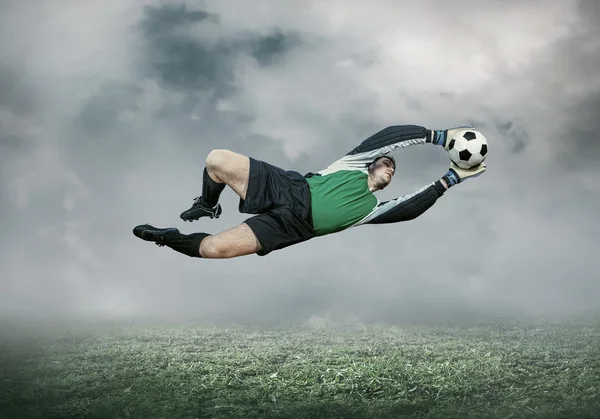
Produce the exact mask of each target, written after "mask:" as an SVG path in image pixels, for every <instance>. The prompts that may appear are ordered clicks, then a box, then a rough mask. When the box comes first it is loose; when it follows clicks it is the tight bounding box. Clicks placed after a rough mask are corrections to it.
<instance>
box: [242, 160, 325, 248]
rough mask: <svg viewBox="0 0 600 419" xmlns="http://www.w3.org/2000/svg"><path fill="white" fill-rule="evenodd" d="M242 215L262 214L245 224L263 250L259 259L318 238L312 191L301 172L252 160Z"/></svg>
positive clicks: (246, 221)
mask: <svg viewBox="0 0 600 419" xmlns="http://www.w3.org/2000/svg"><path fill="white" fill-rule="evenodd" d="M239 211H240V212H241V213H246V214H258V215H256V216H254V217H251V218H248V219H247V220H245V221H244V222H245V223H246V224H247V225H248V226H249V227H250V229H251V230H252V231H253V232H254V234H255V235H256V237H257V238H258V241H259V243H260V244H261V246H262V250H260V251H259V252H257V254H258V255H259V256H265V255H267V254H269V253H271V252H272V251H273V250H278V249H283V248H284V247H287V246H291V245H292V244H297V243H300V242H303V241H305V240H308V239H310V238H312V237H314V232H313V224H312V212H311V198H310V188H309V186H308V182H307V181H306V178H305V177H304V176H303V175H301V174H300V173H298V172H295V171H286V170H283V169H281V168H279V167H277V166H273V165H271V164H269V163H266V162H263V161H260V160H255V159H253V158H252V157H250V178H249V180H248V189H247V191H246V199H245V200H243V199H240V204H239Z"/></svg>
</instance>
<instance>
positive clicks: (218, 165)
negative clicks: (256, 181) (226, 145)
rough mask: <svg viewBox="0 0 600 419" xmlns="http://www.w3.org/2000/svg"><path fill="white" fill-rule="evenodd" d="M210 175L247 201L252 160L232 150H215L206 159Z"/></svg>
mask: <svg viewBox="0 0 600 419" xmlns="http://www.w3.org/2000/svg"><path fill="white" fill-rule="evenodd" d="M206 168H207V170H208V171H209V174H213V175H215V176H216V177H217V178H218V180H220V181H221V182H223V183H225V184H226V185H228V186H229V187H230V188H231V189H233V190H234V191H235V193H237V194H238V195H239V196H240V198H242V199H246V192H247V191H248V179H249V177H250V158H249V157H248V156H244V155H243V154H239V153H236V152H234V151H231V150H213V151H211V152H210V153H209V154H208V156H207V158H206Z"/></svg>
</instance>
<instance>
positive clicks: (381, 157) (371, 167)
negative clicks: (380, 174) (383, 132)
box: [369, 156, 396, 170]
mask: <svg viewBox="0 0 600 419" xmlns="http://www.w3.org/2000/svg"><path fill="white" fill-rule="evenodd" d="M381 159H388V160H390V161H391V162H392V164H393V165H394V170H396V160H395V159H394V157H393V156H379V157H377V158H376V159H375V160H373V161H372V162H371V164H369V170H371V169H373V168H374V167H375V165H376V164H377V162H378V161H379V160H381Z"/></svg>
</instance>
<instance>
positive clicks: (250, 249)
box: [200, 223, 262, 259]
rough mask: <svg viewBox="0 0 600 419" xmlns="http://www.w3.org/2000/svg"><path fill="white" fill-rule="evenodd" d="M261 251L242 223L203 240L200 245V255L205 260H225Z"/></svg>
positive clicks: (252, 235)
mask: <svg viewBox="0 0 600 419" xmlns="http://www.w3.org/2000/svg"><path fill="white" fill-rule="evenodd" d="M261 249H262V247H261V245H260V243H259V241H258V239H257V237H256V235H255V234H254V232H253V231H252V230H251V229H250V227H248V225H247V224H245V223H242V224H240V225H237V226H235V227H233V228H230V229H229V230H225V231H222V232H221V233H219V234H215V235H212V236H208V237H207V238H206V239H204V240H203V241H202V244H201V245H200V255H201V256H202V257H203V258H207V259H227V258H233V257H237V256H244V255H251V254H254V253H257V252H259V251H260V250H261Z"/></svg>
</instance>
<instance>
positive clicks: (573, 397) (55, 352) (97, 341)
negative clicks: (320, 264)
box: [0, 322, 600, 419]
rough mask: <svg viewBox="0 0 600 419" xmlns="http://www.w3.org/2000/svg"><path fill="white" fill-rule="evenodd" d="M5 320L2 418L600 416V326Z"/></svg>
mask: <svg viewBox="0 0 600 419" xmlns="http://www.w3.org/2000/svg"><path fill="white" fill-rule="evenodd" d="M1 329H2V330H1V331H0V334H1V335H0V418H2V419H4V418H44V419H50V418H238V417H244V418H261V419H266V418H285V419H292V418H358V417H361V418H398V417H415V418H461V419H462V418H486V419H487V418H489V419H492V418H529V417H530V418H569V419H571V418H584V417H590V418H592V417H596V418H598V417H600V323H599V322H595V323H594V322H579V323H570V324H566V323H546V322H529V323H499V324H487V325H477V326H459V325H438V326H431V325H429V326H415V325H412V326H397V327H394V326H386V325H368V326H363V327H359V326H345V327H331V326H329V327H309V326H304V327H296V328H293V329H286V328H278V329H276V328H271V329H252V328H248V327H243V326H224V325H181V324H179V325H159V324H155V325H148V324H103V325H98V324H95V325H93V326H91V325H88V326H86V325H77V326H74V325H71V326H69V327H64V326H63V327H61V328H52V329H46V330H45V331H44V332H34V331H27V330H29V329H27V328H25V327H22V326H21V325H18V324H14V323H12V324H11V323H5V324H4V325H2V327H1Z"/></svg>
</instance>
